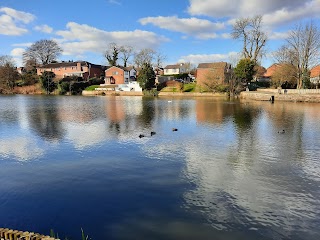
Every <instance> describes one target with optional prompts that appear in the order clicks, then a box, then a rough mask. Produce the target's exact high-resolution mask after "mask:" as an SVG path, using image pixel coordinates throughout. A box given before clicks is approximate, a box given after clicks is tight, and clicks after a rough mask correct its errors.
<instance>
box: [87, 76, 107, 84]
mask: <svg viewBox="0 0 320 240" xmlns="http://www.w3.org/2000/svg"><path fill="white" fill-rule="evenodd" d="M88 82H89V84H90V85H100V84H104V78H90V79H89V80H88Z"/></svg>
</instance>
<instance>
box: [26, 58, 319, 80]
mask: <svg viewBox="0 0 320 240" xmlns="http://www.w3.org/2000/svg"><path fill="white" fill-rule="evenodd" d="M279 66H280V64H273V65H271V66H270V67H269V68H268V69H266V72H265V73H264V75H263V76H261V77H260V78H259V80H260V81H270V79H271V77H272V75H273V73H274V72H275V71H276V69H277V68H278V67H279ZM139 70H140V69H139V68H135V67H132V66H131V67H120V66H112V67H108V66H103V65H97V64H93V63H90V62H87V61H76V62H60V63H51V64H47V65H43V66H39V67H37V74H38V75H41V74H42V73H43V72H44V71H51V72H54V73H55V75H56V78H57V79H62V78H65V77H68V76H77V77H82V78H83V79H90V78H94V77H96V78H100V77H104V79H105V84H127V83H129V82H133V81H136V78H137V76H138V74H139ZM20 71H22V70H21V69H20ZM187 71H188V69H187V65H186V64H184V63H179V64H174V65H167V66H166V67H165V68H155V73H156V75H157V76H163V77H159V78H157V79H159V83H160V79H161V81H165V80H168V79H170V78H168V76H172V75H177V74H182V73H187ZM231 71H232V68H231V65H230V64H229V63H227V62H214V63H200V64H199V65H198V66H197V68H196V71H195V78H196V79H197V84H199V85H206V84H208V81H209V82H210V81H214V82H216V83H219V84H223V83H227V82H228V80H229V76H230V73H231ZM310 74H311V76H310V81H311V82H312V83H320V65H318V66H316V67H314V68H312V69H311V71H310ZM171 79H172V78H171Z"/></svg>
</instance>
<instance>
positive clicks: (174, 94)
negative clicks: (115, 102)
mask: <svg viewBox="0 0 320 240" xmlns="http://www.w3.org/2000/svg"><path fill="white" fill-rule="evenodd" d="M104 95H105V96H143V93H142V92H125V91H119V92H115V91H96V90H94V91H82V96H104ZM158 96H159V97H227V96H228V95H227V94H226V93H212V92H211V93H207V92H206V93H199V92H160V93H159V94H158Z"/></svg>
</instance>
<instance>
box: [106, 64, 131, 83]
mask: <svg viewBox="0 0 320 240" xmlns="http://www.w3.org/2000/svg"><path fill="white" fill-rule="evenodd" d="M136 77H137V71H136V70H135V69H134V68H133V67H116V66H112V67H110V68H108V69H106V70H105V84H125V83H129V82H130V81H136Z"/></svg>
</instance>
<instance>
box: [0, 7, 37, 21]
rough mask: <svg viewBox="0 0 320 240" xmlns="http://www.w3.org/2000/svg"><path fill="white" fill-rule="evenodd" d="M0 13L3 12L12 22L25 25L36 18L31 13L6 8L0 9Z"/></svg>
mask: <svg viewBox="0 0 320 240" xmlns="http://www.w3.org/2000/svg"><path fill="white" fill-rule="evenodd" d="M0 12H4V13H5V14H6V15H8V16H10V17H12V18H13V19H14V20H16V21H21V22H23V23H25V24H27V23H30V22H32V21H33V20H35V18H36V17H35V16H34V15H32V14H31V13H26V12H22V11H17V10H15V9H12V8H7V7H3V8H0Z"/></svg>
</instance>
